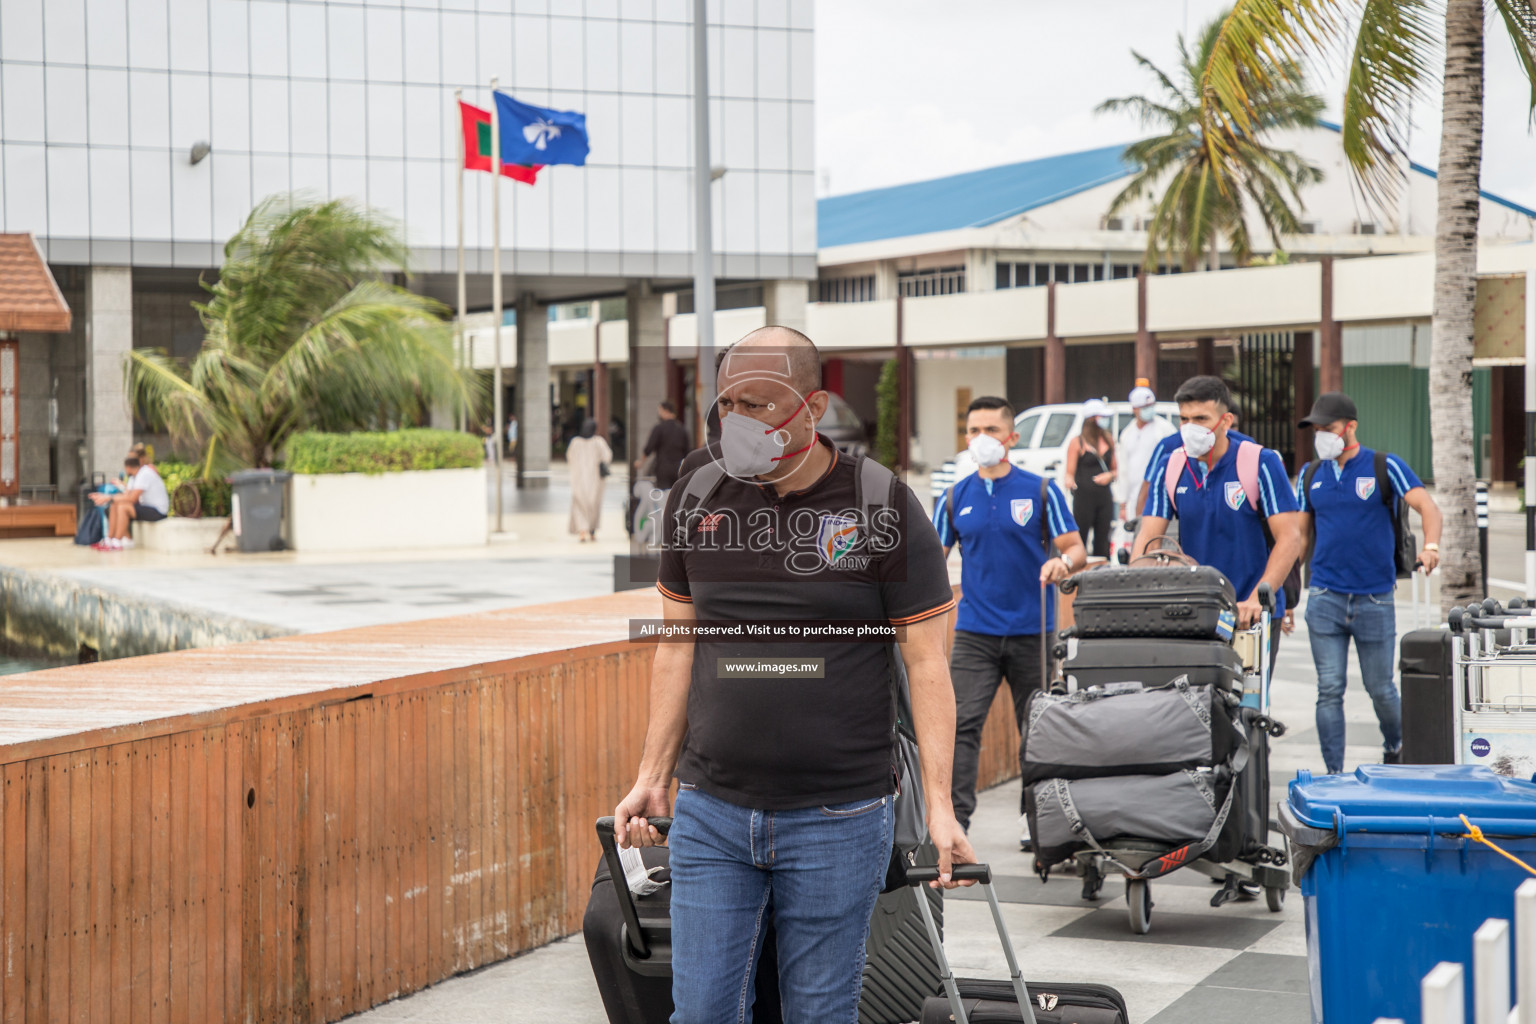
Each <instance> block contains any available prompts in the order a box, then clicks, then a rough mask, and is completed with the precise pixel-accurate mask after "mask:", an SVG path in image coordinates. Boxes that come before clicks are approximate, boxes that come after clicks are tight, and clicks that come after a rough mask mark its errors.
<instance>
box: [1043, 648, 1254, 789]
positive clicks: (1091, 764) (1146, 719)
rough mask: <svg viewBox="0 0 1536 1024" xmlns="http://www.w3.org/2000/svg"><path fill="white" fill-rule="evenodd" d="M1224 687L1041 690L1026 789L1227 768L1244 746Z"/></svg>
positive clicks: (1184, 683) (1180, 684)
mask: <svg viewBox="0 0 1536 1024" xmlns="http://www.w3.org/2000/svg"><path fill="white" fill-rule="evenodd" d="M1240 701H1241V696H1240V695H1239V694H1237V693H1236V692H1235V691H1233V690H1232V689H1231V688H1229V687H1226V686H1215V685H1211V684H1209V683H1202V684H1191V683H1190V681H1189V677H1188V676H1187V675H1181V676H1179V677H1177V678H1176V679H1174V680H1173V681H1171V682H1168V683H1164V684H1163V685H1161V686H1145V685H1143V684H1141V683H1113V684H1110V685H1108V686H1095V687H1091V688H1089V689H1087V690H1079V691H1078V692H1076V693H1073V694H1053V693H1046V692H1044V691H1037V692H1035V693H1033V694H1031V695H1030V698H1029V704H1028V706H1027V708H1026V710H1025V715H1024V736H1023V737H1022V740H1021V743H1020V747H1019V762H1020V765H1021V767H1022V769H1023V773H1024V783H1025V785H1029V784H1030V783H1032V782H1038V781H1040V780H1042V779H1089V778H1102V777H1104V776H1111V775H1166V774H1168V773H1169V772H1176V771H1180V770H1182V769H1185V768H1210V767H1212V766H1214V765H1218V764H1223V763H1225V762H1226V761H1227V759H1228V758H1230V757H1231V756H1232V753H1233V752H1234V751H1235V750H1236V749H1237V748H1238V747H1239V746H1240V745H1241V744H1242V742H1243V732H1242V726H1241V725H1240V724H1239V718H1238V710H1237V709H1238V704H1239V702H1240Z"/></svg>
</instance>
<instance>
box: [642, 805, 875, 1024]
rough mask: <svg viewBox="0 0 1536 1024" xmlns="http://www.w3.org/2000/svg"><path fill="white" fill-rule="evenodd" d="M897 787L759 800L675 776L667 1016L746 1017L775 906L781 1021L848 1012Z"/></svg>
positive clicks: (832, 1023) (853, 1017) (854, 1000)
mask: <svg viewBox="0 0 1536 1024" xmlns="http://www.w3.org/2000/svg"><path fill="white" fill-rule="evenodd" d="M893 800H894V797H891V796H884V797H875V798H874V799H866V800H855V801H853V802H852V803H846V804H833V805H831V806H828V807H809V808H805V809H803V810H795V811H761V810H753V809H752V808H749V807H738V806H736V805H735V804H731V803H727V802H725V801H724V800H718V799H716V798H715V797H712V796H710V795H709V794H707V793H704V792H701V791H699V790H697V789H694V788H692V787H691V786H689V785H687V784H686V783H683V784H680V785H679V786H678V793H677V806H676V808H675V809H674V815H675V818H674V821H673V824H672V832H671V836H670V838H669V839H668V840H667V845H668V846H670V847H671V849H672V859H671V866H672V1001H673V1003H674V1005H675V1007H676V1009H675V1011H674V1012H673V1014H672V1024H726V1022H727V1021H733V1022H738V1024H748V1022H750V1021H751V1020H752V995H753V989H754V985H755V984H756V982H755V975H756V972H757V960H758V953H759V951H760V948H761V945H762V940H763V927H764V925H765V924H766V923H767V920H768V915H769V914H770V913H771V914H772V915H773V925H774V930H775V932H776V934H777V937H778V950H779V963H778V969H779V996H780V999H781V1000H782V1002H783V1006H784V1024H812V1022H815V1024H857V1021H858V1018H859V990H860V987H861V985H862V982H863V974H864V942H865V940H866V939H867V938H868V935H869V918H870V914H872V913H873V912H874V909H875V899H876V898H877V897H878V896H879V895H880V889H881V886H882V885H883V883H884V881H885V869H886V866H887V864H889V862H890V856H891V842H892V838H893V835H892V833H893V831H894V821H895V819H894V814H893V810H892V801H893Z"/></svg>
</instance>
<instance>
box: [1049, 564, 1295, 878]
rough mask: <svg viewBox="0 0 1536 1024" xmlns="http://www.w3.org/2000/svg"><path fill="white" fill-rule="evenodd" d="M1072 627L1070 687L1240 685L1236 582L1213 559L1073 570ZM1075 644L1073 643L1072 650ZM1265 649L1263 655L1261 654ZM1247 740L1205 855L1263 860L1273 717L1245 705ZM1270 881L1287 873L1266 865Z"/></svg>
mask: <svg viewBox="0 0 1536 1024" xmlns="http://www.w3.org/2000/svg"><path fill="white" fill-rule="evenodd" d="M1063 589H1066V590H1068V591H1069V592H1073V591H1075V595H1074V600H1073V605H1072V610H1073V617H1074V619H1075V624H1074V625H1073V626H1072V627H1071V629H1069V630H1067V631H1066V632H1065V636H1067V637H1068V638H1069V639H1070V640H1071V641H1073V642H1071V643H1070V645H1069V643H1058V645H1057V648H1056V650H1057V654H1058V657H1065V656H1066V655H1067V654H1068V652H1069V651H1070V657H1065V660H1064V661H1063V663H1062V678H1063V681H1064V682H1065V683H1066V684H1068V686H1069V687H1072V688H1087V687H1092V686H1104V685H1108V684H1112V683H1118V682H1139V683H1141V684H1143V685H1144V686H1149V687H1150V686H1161V685H1164V684H1167V683H1169V682H1171V681H1172V680H1173V679H1175V678H1176V677H1178V676H1181V675H1187V676H1188V677H1189V680H1190V682H1191V683H1192V684H1196V685H1199V684H1212V685H1223V686H1226V687H1229V688H1230V689H1232V690H1233V691H1235V692H1237V693H1241V692H1242V690H1243V682H1244V669H1243V662H1242V658H1241V656H1240V655H1239V654H1238V652H1237V650H1236V649H1235V648H1234V647H1233V646H1232V642H1231V641H1232V637H1233V634H1234V632H1235V630H1236V624H1237V601H1236V594H1235V593H1234V590H1233V587H1232V584H1231V583H1230V582H1229V581H1228V580H1227V579H1226V577H1225V576H1223V575H1222V574H1221V573H1220V572H1219V571H1218V570H1216V569H1214V568H1211V567H1209V566H1179V565H1173V566H1160V567H1148V568H1143V567H1126V568H1120V567H1106V568H1102V569H1096V570H1094V571H1092V572H1089V573H1084V574H1082V575H1080V576H1077V577H1073V578H1072V580H1070V581H1069V583H1068V584H1067V585H1066V586H1065V587H1064V588H1063ZM1074 648H1075V649H1074ZM1266 654H1267V652H1261V653H1260V655H1259V656H1260V657H1264V656H1265V655H1266ZM1240 720H1241V722H1242V724H1243V726H1244V729H1245V731H1246V732H1247V734H1248V736H1249V737H1250V740H1251V742H1250V752H1249V757H1248V761H1247V764H1246V766H1244V767H1243V769H1242V770H1241V771H1240V772H1238V775H1237V779H1236V783H1235V784H1236V786H1237V793H1236V795H1235V796H1234V799H1233V808H1232V811H1231V813H1230V814H1229V816H1228V818H1227V821H1226V824H1225V825H1224V826H1223V828H1222V831H1221V834H1220V836H1219V837H1218V838H1217V840H1216V843H1215V845H1214V846H1213V847H1212V848H1211V849H1210V850H1208V851H1207V852H1206V854H1205V855H1204V859H1206V860H1209V861H1212V862H1215V863H1225V862H1229V861H1233V860H1250V861H1251V860H1253V859H1255V858H1265V859H1266V861H1267V860H1268V854H1267V853H1264V852H1262V851H1265V850H1266V849H1267V848H1268V842H1269V831H1270V828H1269V825H1270V822H1269V743H1268V739H1269V732H1268V730H1269V729H1270V728H1272V727H1274V726H1273V723H1271V722H1270V721H1269V719H1268V718H1267V717H1266V716H1265V715H1263V713H1262V712H1260V711H1259V710H1257V709H1254V708H1248V707H1244V708H1242V709H1241V711H1240ZM1264 874H1265V876H1266V878H1273V879H1279V878H1280V877H1281V876H1282V875H1283V872H1279V871H1277V870H1266V871H1265V872H1264Z"/></svg>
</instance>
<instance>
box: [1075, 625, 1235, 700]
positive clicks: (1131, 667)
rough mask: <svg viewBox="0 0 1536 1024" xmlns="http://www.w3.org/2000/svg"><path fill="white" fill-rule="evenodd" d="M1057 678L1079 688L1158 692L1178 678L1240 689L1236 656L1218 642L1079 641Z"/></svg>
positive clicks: (1230, 646)
mask: <svg viewBox="0 0 1536 1024" xmlns="http://www.w3.org/2000/svg"><path fill="white" fill-rule="evenodd" d="M1062 672H1063V674H1064V675H1065V676H1066V678H1067V680H1068V681H1069V682H1071V681H1074V680H1075V681H1076V683H1077V685H1078V686H1079V687H1083V688H1086V687H1089V686H1102V685H1104V684H1106V683H1124V682H1138V683H1144V684H1146V685H1147V686H1161V685H1163V684H1164V683H1169V682H1172V681H1173V679H1174V678H1175V677H1177V676H1182V675H1187V676H1189V681H1190V682H1191V683H1192V684H1194V685H1196V686H1200V685H1209V686H1227V687H1229V688H1231V689H1234V690H1241V689H1242V688H1243V659H1242V656H1241V655H1240V654H1238V653H1237V650H1236V649H1235V648H1234V647H1233V646H1232V645H1231V644H1229V643H1223V642H1222V641H1220V640H1159V641H1154V642H1151V643H1149V642H1148V641H1147V640H1145V639H1132V640H1125V639H1119V638H1115V639H1103V640H1080V641H1078V643H1077V650H1076V651H1075V652H1074V653H1073V655H1072V657H1070V658H1068V659H1067V660H1066V661H1065V662H1064V663H1063V664H1062Z"/></svg>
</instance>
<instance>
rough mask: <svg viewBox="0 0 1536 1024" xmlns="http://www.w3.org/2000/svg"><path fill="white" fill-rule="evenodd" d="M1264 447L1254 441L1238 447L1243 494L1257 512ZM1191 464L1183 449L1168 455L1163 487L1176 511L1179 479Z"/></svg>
mask: <svg viewBox="0 0 1536 1024" xmlns="http://www.w3.org/2000/svg"><path fill="white" fill-rule="evenodd" d="M1263 451H1264V446H1263V445H1261V444H1258V443H1256V442H1254V441H1242V442H1240V443H1239V444H1238V446H1237V479H1238V480H1239V481H1240V482H1241V483H1242V485H1243V493H1244V494H1245V495H1247V496H1248V507H1249V508H1251V509H1253V510H1254V511H1255V512H1258V511H1259V456H1260V455H1261V454H1262V453H1263ZM1188 462H1189V455H1188V453H1186V452H1185V451H1184V449H1183V448H1175V449H1174V450H1173V451H1172V452H1170V453H1169V454H1168V469H1167V471H1166V472H1165V473H1164V474H1163V486H1164V487H1166V488H1167V489H1168V504H1169V505H1171V506H1173V507H1174V508H1175V509H1177V508H1178V507H1179V503H1178V501H1177V500H1176V498H1175V497H1174V496H1175V495H1176V494H1177V493H1178V487H1179V478H1180V477H1181V476H1183V475H1184V466H1185V465H1186V464H1187V463H1188Z"/></svg>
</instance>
